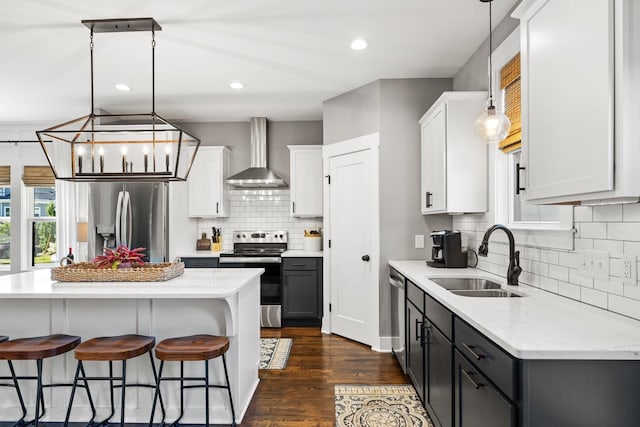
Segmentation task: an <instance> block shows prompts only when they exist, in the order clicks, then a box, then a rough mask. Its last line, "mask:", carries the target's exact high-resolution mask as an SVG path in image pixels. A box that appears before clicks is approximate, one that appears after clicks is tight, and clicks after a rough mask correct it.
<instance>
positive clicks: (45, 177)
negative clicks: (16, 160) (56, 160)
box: [22, 166, 56, 187]
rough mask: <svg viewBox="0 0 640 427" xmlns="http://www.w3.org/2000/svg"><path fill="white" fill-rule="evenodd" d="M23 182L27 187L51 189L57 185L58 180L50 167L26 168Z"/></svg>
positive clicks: (23, 172) (23, 173)
mask: <svg viewBox="0 0 640 427" xmlns="http://www.w3.org/2000/svg"><path fill="white" fill-rule="evenodd" d="M22 182H24V185H25V186H26V187H50V186H52V185H55V183H56V178H55V176H54V175H53V171H52V170H51V168H50V167H49V166H25V167H24V170H23V171H22Z"/></svg>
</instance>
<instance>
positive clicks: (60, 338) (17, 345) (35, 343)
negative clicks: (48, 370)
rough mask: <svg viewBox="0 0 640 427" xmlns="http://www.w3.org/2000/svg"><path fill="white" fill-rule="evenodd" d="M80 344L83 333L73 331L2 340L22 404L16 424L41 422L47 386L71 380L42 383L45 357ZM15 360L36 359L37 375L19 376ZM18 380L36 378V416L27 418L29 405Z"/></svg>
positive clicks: (0, 347) (2, 351)
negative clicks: (14, 365) (44, 390)
mask: <svg viewBox="0 0 640 427" xmlns="http://www.w3.org/2000/svg"><path fill="white" fill-rule="evenodd" d="M78 344H80V337H77V336H74V335H64V334H54V335H47V336H43V337H32V338H19V339H15V340H6V341H4V342H0V359H2V360H6V361H8V362H9V369H10V371H11V377H12V379H13V383H14V386H15V388H16V390H17V392H18V398H19V400H20V406H21V407H22V417H21V418H20V419H19V420H18V421H16V423H15V424H14V425H15V426H22V425H29V424H34V425H35V426H37V425H38V423H39V422H40V419H41V418H42V417H43V416H44V415H45V405H44V396H43V393H42V390H43V388H45V387H61V386H70V385H71V384H43V383H42V361H43V360H44V359H48V358H50V357H54V356H58V355H60V354H64V353H66V352H68V351H70V350H73V349H74V348H75V347H76V346H77V345H78ZM15 360H35V361H36V369H37V375H36V376H35V377H34V376H17V375H16V373H15V370H14V369H13V365H12V361H15ZM18 380H36V381H37V386H36V407H35V415H34V418H33V420H30V421H25V417H26V416H27V409H26V406H25V404H24V401H23V399H22V395H21V393H20V389H19V388H18Z"/></svg>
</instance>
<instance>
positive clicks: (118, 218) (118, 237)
mask: <svg viewBox="0 0 640 427" xmlns="http://www.w3.org/2000/svg"><path fill="white" fill-rule="evenodd" d="M123 197H124V192H123V191H120V192H119V193H118V201H117V202H116V247H118V246H120V245H121V244H122V235H121V228H122V199H123Z"/></svg>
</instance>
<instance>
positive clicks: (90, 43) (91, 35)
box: [89, 27, 95, 115]
mask: <svg viewBox="0 0 640 427" xmlns="http://www.w3.org/2000/svg"><path fill="white" fill-rule="evenodd" d="M89 51H90V56H91V115H93V114H94V113H95V110H94V104H93V27H92V28H91V34H90V35H89Z"/></svg>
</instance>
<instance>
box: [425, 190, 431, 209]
mask: <svg viewBox="0 0 640 427" xmlns="http://www.w3.org/2000/svg"><path fill="white" fill-rule="evenodd" d="M431 196H433V193H432V192H431V191H427V197H426V199H427V207H428V208H430V207H431V206H433V203H431Z"/></svg>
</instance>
